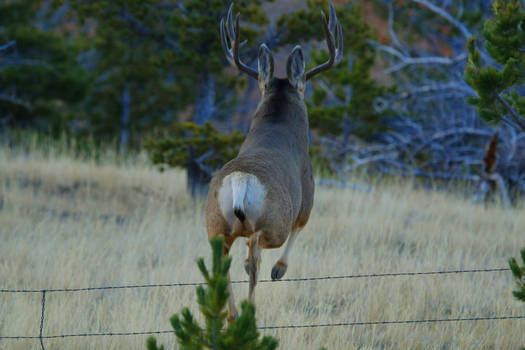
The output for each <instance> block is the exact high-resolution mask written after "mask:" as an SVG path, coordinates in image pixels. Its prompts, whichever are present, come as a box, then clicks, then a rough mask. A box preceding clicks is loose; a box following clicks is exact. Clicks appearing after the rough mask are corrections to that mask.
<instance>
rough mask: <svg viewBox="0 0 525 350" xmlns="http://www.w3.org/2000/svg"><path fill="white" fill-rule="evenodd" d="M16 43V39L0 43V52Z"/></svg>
mask: <svg viewBox="0 0 525 350" xmlns="http://www.w3.org/2000/svg"><path fill="white" fill-rule="evenodd" d="M15 44H16V40H11V41H8V42H7V43H5V44H3V45H0V52H2V51H5V50H7V49H9V48H10V47H12V46H14V45H15Z"/></svg>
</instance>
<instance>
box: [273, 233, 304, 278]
mask: <svg viewBox="0 0 525 350" xmlns="http://www.w3.org/2000/svg"><path fill="white" fill-rule="evenodd" d="M298 233H299V230H295V231H292V232H291V233H290V237H288V242H286V247H285V248H284V252H283V255H281V257H280V258H279V260H277V262H276V263H275V265H274V266H273V268H272V280H278V279H281V278H282V277H283V276H284V274H285V272H286V269H287V268H288V255H289V254H290V249H291V248H292V245H293V243H294V241H295V238H296V237H297V234H298Z"/></svg>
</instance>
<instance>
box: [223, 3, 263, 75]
mask: <svg viewBox="0 0 525 350" xmlns="http://www.w3.org/2000/svg"><path fill="white" fill-rule="evenodd" d="M232 9H233V3H232V4H231V5H230V8H229V9H228V14H227V15H226V21H224V18H222V19H221V24H220V29H221V42H222V46H223V49H224V54H225V56H226V59H227V60H228V62H230V64H231V65H233V66H235V67H237V69H239V70H240V71H241V72H244V73H246V74H248V75H249V76H251V77H252V78H255V79H258V78H259V73H258V72H257V71H256V70H255V69H253V68H251V67H249V66H247V65H245V64H244V63H243V62H242V61H241V59H240V58H239V48H240V47H242V46H243V45H244V44H246V40H245V41H243V42H242V43H240V30H239V19H240V16H241V15H240V14H239V13H238V14H237V15H236V16H235V27H234V25H233V18H232ZM226 36H228V38H229V39H230V43H231V49H230V48H229V47H228V39H227V38H226Z"/></svg>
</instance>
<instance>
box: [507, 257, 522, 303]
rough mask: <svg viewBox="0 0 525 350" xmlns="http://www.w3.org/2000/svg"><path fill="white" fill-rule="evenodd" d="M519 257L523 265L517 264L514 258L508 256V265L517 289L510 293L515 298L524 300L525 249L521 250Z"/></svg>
mask: <svg viewBox="0 0 525 350" xmlns="http://www.w3.org/2000/svg"><path fill="white" fill-rule="evenodd" d="M521 259H522V261H523V266H519V265H518V262H517V261H516V259H514V258H510V260H509V265H510V269H511V271H512V274H513V275H514V278H515V279H516V284H517V288H518V289H517V290H515V291H513V292H512V294H513V295H514V296H515V297H516V299H518V300H521V301H523V302H525V249H522V251H521Z"/></svg>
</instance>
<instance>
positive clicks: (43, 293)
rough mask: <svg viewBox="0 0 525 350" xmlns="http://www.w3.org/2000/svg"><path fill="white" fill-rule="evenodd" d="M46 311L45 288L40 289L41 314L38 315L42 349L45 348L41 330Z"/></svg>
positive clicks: (44, 349)
mask: <svg viewBox="0 0 525 350" xmlns="http://www.w3.org/2000/svg"><path fill="white" fill-rule="evenodd" d="M45 311H46V290H45V289H44V290H42V316H41V317H40V335H39V338H40V346H41V347H42V350H46V348H45V346H44V339H43V338H42V331H43V329H44V313H45Z"/></svg>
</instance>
